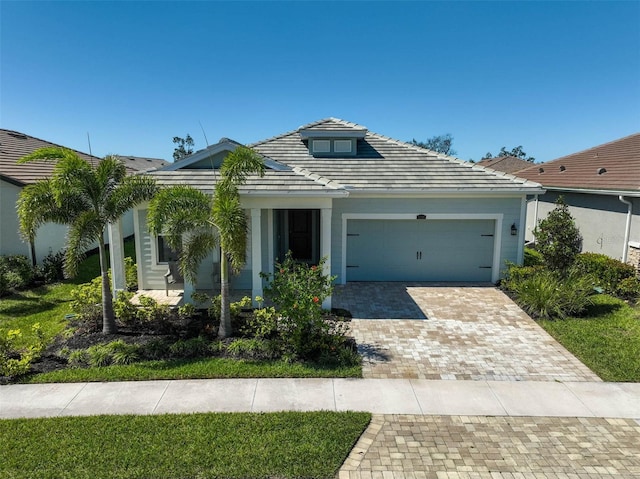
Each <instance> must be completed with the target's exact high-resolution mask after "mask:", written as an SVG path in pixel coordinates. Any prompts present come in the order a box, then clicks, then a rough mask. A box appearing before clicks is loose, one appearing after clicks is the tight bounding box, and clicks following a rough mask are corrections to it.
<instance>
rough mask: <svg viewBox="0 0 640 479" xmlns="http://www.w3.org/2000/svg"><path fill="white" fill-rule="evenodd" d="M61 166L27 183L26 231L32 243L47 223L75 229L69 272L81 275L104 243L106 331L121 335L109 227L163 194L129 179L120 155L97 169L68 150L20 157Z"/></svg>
mask: <svg viewBox="0 0 640 479" xmlns="http://www.w3.org/2000/svg"><path fill="white" fill-rule="evenodd" d="M36 160H46V161H53V162H55V167H54V169H53V174H52V176H51V177H50V178H47V179H44V180H40V181H38V182H36V183H33V184H31V185H27V186H26V187H25V188H24V189H23V190H22V191H21V192H20V198H19V199H18V218H19V220H20V231H21V233H22V235H23V236H24V237H25V238H26V239H27V240H28V241H30V242H33V241H34V240H35V236H36V232H37V230H38V228H39V227H40V226H41V225H43V224H45V223H47V222H53V223H60V224H66V225H68V226H69V233H68V234H67V244H66V253H65V261H64V269H65V274H67V276H75V274H76V272H77V270H78V266H79V264H80V262H81V261H82V259H83V258H84V254H85V252H86V251H87V249H88V248H89V247H90V246H91V245H92V244H93V243H94V242H97V243H98V250H99V253H100V274H101V277H102V314H103V321H102V332H103V333H105V334H112V333H115V332H116V331H117V325H116V321H115V316H114V313H113V301H112V298H111V286H110V285H109V276H108V269H109V268H108V264H107V252H106V248H105V242H104V233H105V229H106V227H107V225H108V224H109V223H113V222H115V221H117V220H118V219H119V218H121V217H122V215H124V214H125V213H126V212H127V211H128V210H130V209H131V208H133V207H134V206H135V205H136V204H138V203H140V202H143V201H147V200H149V199H151V198H152V197H153V195H154V194H155V193H156V191H157V187H156V183H155V180H154V179H153V178H151V177H149V176H142V175H135V176H127V171H126V168H125V166H124V164H123V163H122V162H121V161H120V160H119V159H118V158H117V157H116V156H107V157H105V158H104V159H103V160H101V161H100V162H99V163H98V164H97V165H96V166H95V167H94V166H92V165H90V164H89V163H88V162H87V161H86V160H84V159H82V158H80V157H79V156H78V155H77V154H76V153H75V152H74V151H72V150H69V149H66V148H58V147H47V148H40V149H38V150H36V151H34V152H33V153H31V154H30V155H27V156H25V157H23V158H21V159H20V162H21V163H25V162H29V161H36Z"/></svg>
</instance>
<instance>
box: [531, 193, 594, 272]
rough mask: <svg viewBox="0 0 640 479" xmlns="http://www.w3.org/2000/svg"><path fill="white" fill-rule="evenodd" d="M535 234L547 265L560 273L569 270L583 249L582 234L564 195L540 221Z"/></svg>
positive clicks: (538, 248)
mask: <svg viewBox="0 0 640 479" xmlns="http://www.w3.org/2000/svg"><path fill="white" fill-rule="evenodd" d="M533 234H534V236H535V237H536V249H537V250H538V251H539V252H540V253H541V254H542V257H543V260H544V263H545V265H546V266H547V267H548V268H549V269H550V270H552V271H555V272H557V273H560V274H563V273H566V272H567V270H568V269H569V267H570V266H572V265H573V263H574V261H575V259H576V256H577V255H578V253H580V250H581V249H582V235H581V234H580V230H579V229H578V227H577V226H576V223H575V221H574V219H573V217H572V216H571V213H569V207H568V206H567V204H566V203H565V202H564V198H563V197H562V196H559V197H558V199H557V200H556V207H555V208H554V209H553V211H551V212H550V213H549V214H548V215H547V217H546V218H545V219H543V220H541V221H540V222H539V223H538V225H537V226H536V228H535V230H533Z"/></svg>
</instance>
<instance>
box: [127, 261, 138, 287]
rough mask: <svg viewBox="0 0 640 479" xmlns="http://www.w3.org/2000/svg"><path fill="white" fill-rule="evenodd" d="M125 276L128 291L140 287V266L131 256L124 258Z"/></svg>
mask: <svg viewBox="0 0 640 479" xmlns="http://www.w3.org/2000/svg"><path fill="white" fill-rule="evenodd" d="M124 277H125V283H126V287H127V291H137V289H138V266H137V265H136V264H135V263H134V261H133V258H130V257H129V256H127V257H125V259H124Z"/></svg>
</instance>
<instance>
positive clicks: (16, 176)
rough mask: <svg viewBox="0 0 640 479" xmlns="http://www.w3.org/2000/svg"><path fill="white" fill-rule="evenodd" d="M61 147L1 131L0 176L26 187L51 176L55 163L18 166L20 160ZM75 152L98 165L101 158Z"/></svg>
mask: <svg viewBox="0 0 640 479" xmlns="http://www.w3.org/2000/svg"><path fill="white" fill-rule="evenodd" d="M52 146H53V147H60V145H56V144H55V143H51V142H49V141H45V140H41V139H39V138H35V137H33V136H29V135H26V134H24V133H20V132H17V131H12V130H4V129H0V174H2V175H3V176H7V177H10V178H12V179H13V180H15V181H16V182H19V183H20V184H23V185H26V184H29V183H35V182H36V181H38V180H41V179H44V178H47V177H49V176H51V173H52V172H53V166H54V164H53V163H50V162H46V161H34V162H29V163H23V164H18V160H19V159H20V158H22V157H23V156H25V155H28V154H29V153H33V152H34V151H35V150H37V149H38V148H45V147H52ZM73 151H75V152H76V153H77V154H78V156H80V158H84V159H85V160H87V161H89V162H91V163H92V164H96V163H97V162H98V161H100V158H97V157H95V156H91V155H88V154H86V153H83V152H81V151H76V150H73Z"/></svg>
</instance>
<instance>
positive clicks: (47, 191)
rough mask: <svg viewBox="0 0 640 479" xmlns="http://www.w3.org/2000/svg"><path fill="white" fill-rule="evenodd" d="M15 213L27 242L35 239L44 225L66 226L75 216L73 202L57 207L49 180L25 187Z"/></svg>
mask: <svg viewBox="0 0 640 479" xmlns="http://www.w3.org/2000/svg"><path fill="white" fill-rule="evenodd" d="M70 200H72V198H70ZM17 212H18V219H19V221H20V232H21V234H22V235H23V236H24V237H25V238H26V239H28V240H33V239H34V238H35V235H36V231H37V230H38V228H39V227H40V226H41V225H43V224H44V223H47V222H54V223H62V224H66V223H69V222H70V221H72V220H73V218H74V217H75V216H76V214H77V211H76V209H75V207H74V203H73V201H66V202H64V204H62V205H58V203H57V201H56V199H55V194H54V189H53V185H52V181H51V180H50V179H44V180H41V181H38V182H36V183H33V184H31V185H27V186H25V187H24V188H23V189H22V191H21V192H20V197H19V198H18V202H17Z"/></svg>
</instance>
